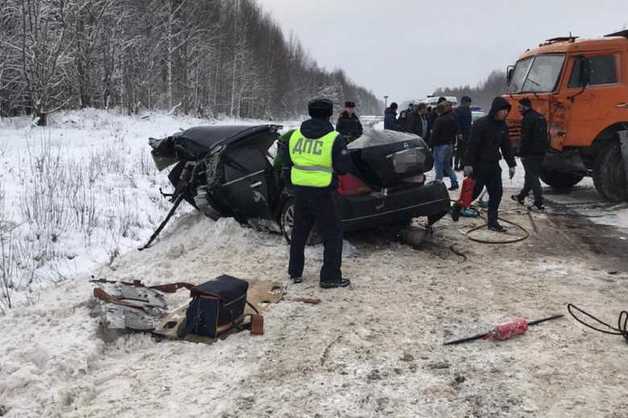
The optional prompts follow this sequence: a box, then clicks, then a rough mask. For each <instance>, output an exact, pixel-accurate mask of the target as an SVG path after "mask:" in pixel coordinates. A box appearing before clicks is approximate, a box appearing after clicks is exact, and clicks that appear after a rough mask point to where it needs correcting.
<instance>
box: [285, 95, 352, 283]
mask: <svg viewBox="0 0 628 418" xmlns="http://www.w3.org/2000/svg"><path fill="white" fill-rule="evenodd" d="M308 111H309V114H310V116H311V119H309V120H306V121H305V122H303V124H302V125H301V127H300V128H299V129H297V130H296V131H295V132H294V133H293V134H292V136H291V137H290V139H289V140H288V141H280V142H279V147H280V148H279V152H280V153H281V154H282V155H281V160H282V161H284V167H283V173H284V177H285V178H286V179H287V182H288V184H290V185H291V191H292V192H293V194H294V196H295V204H294V227H293V230H292V239H291V243H290V265H289V267H288V273H289V274H290V278H291V279H292V281H293V282H294V283H301V282H302V281H303V279H302V276H303V268H304V264H305V255H304V252H305V244H306V242H307V239H308V237H309V235H310V232H311V231H312V228H313V227H314V225H318V231H319V232H320V234H321V235H322V238H323V245H324V247H325V250H324V253H323V267H322V269H321V273H320V286H321V287H322V288H326V289H329V288H338V287H347V286H349V284H350V281H349V280H347V279H345V278H343V277H342V273H341V270H340V267H341V264H342V239H343V238H342V236H343V233H342V226H341V224H340V217H339V215H338V210H337V208H336V188H337V187H338V178H337V175H338V174H340V175H342V174H345V173H347V171H349V170H350V169H351V164H352V163H351V157H350V156H349V154H348V152H347V146H346V139H345V138H344V137H343V136H342V135H339V134H338V133H337V132H335V131H334V127H333V125H332V124H331V123H330V122H329V118H330V117H331V116H332V114H333V104H332V102H331V101H330V100H326V99H316V100H312V101H310V103H309V104H308ZM332 142H333V143H332ZM303 144H305V145H303ZM308 144H310V145H308ZM325 164H327V165H329V167H327V166H325ZM321 180H322V182H321ZM299 183H302V184H299Z"/></svg>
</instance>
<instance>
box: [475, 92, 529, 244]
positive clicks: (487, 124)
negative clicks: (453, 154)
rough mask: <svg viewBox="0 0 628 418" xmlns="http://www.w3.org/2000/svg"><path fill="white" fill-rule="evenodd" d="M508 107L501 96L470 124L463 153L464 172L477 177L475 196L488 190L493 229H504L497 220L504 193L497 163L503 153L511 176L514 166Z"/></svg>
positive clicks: (489, 226)
mask: <svg viewBox="0 0 628 418" xmlns="http://www.w3.org/2000/svg"><path fill="white" fill-rule="evenodd" d="M510 108H511V106H510V103H508V101H507V100H506V99H504V98H503V97H496V98H495V100H493V104H492V106H491V111H490V112H489V114H488V115H487V116H485V117H483V118H480V119H478V120H477V121H476V122H475V123H474V124H473V127H472V129H471V140H470V141H469V143H468V144H467V149H466V152H465V157H464V175H465V177H469V176H473V178H474V179H475V181H476V186H475V191H474V195H475V196H474V199H475V198H477V196H479V195H480V193H481V192H482V189H484V187H486V190H487V191H488V196H489V201H488V228H489V229H490V230H491V231H496V232H505V231H506V229H505V228H504V227H503V226H501V225H500V224H499V222H498V217H499V205H500V203H501V200H502V195H503V193H504V190H503V185H502V170H501V167H500V166H499V162H500V161H501V159H502V155H503V158H504V159H505V160H506V163H507V164H508V167H509V175H510V178H511V179H512V178H513V177H514V176H515V167H516V166H517V163H516V161H515V157H514V155H513V152H512V147H511V145H510V139H509V138H508V126H507V125H506V117H507V116H508V113H509V112H510ZM500 151H501V152H500Z"/></svg>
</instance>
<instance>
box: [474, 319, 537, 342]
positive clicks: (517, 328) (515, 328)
mask: <svg viewBox="0 0 628 418" xmlns="http://www.w3.org/2000/svg"><path fill="white" fill-rule="evenodd" d="M527 331H528V320H527V319H524V318H517V319H513V320H512V321H510V322H506V323H505V324H501V325H497V326H496V327H495V329H494V330H492V331H491V332H489V333H488V334H487V335H486V337H484V338H485V339H486V340H496V341H505V340H509V339H511V338H512V337H514V336H515V335H522V334H525V333H526V332H527Z"/></svg>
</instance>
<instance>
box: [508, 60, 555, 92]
mask: <svg viewBox="0 0 628 418" xmlns="http://www.w3.org/2000/svg"><path fill="white" fill-rule="evenodd" d="M564 62H565V56H564V55H558V54H556V55H539V56H536V57H531V58H527V59H525V60H521V61H519V62H518V63H517V66H516V67H515V71H514V73H513V76H512V80H511V82H510V90H511V92H512V93H523V92H533V93H543V92H550V91H554V90H555V89H556V85H557V83H558V79H559V78H560V73H561V71H562V68H563V63H564Z"/></svg>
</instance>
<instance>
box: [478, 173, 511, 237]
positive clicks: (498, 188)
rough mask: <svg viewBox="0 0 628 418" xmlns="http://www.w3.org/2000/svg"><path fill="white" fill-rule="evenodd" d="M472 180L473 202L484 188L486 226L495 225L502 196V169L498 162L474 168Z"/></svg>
mask: <svg viewBox="0 0 628 418" xmlns="http://www.w3.org/2000/svg"><path fill="white" fill-rule="evenodd" d="M473 178H474V179H475V190H474V191H473V200H475V199H477V197H478V196H479V195H480V193H482V190H483V189H484V187H486V191H487V192H488V225H489V226H493V225H497V224H498V222H497V218H498V217H499V205H500V204H501V202H502V196H503V194H504V188H503V185H502V169H501V168H500V166H499V162H496V163H494V164H493V163H491V164H485V165H481V166H479V167H477V168H475V167H474V169H473Z"/></svg>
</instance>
